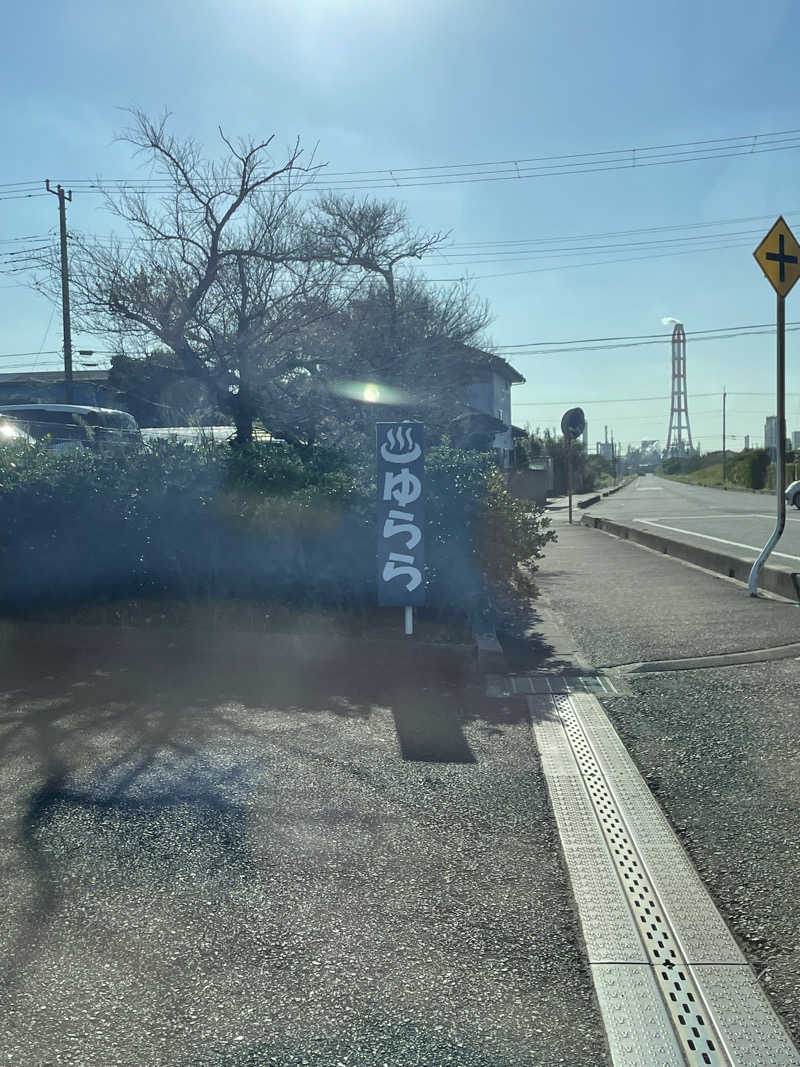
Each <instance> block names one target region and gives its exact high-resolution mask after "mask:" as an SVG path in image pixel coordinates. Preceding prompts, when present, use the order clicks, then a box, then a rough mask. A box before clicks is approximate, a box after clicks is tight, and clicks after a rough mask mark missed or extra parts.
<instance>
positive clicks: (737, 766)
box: [603, 660, 800, 1044]
mask: <svg viewBox="0 0 800 1067" xmlns="http://www.w3.org/2000/svg"><path fill="white" fill-rule="evenodd" d="M631 687H632V695H631V696H630V697H616V698H614V699H613V700H608V699H604V700H603V703H604V704H605V706H606V709H607V711H608V714H609V717H610V718H611V720H612V722H613V723H614V725H615V726H616V728H617V730H618V732H619V733H620V736H621V737H622V739H623V741H624V742H625V745H626V746H627V748H628V751H629V752H630V753H631V755H632V756H633V758H634V760H635V761H636V764H637V765H638V767H639V769H640V771H641V772H642V774H643V775H644V776H645V778H646V779H647V782H648V784H649V786H650V788H651V789H652V791H653V793H654V794H655V796H656V797H657V798H658V800H659V803H660V804H661V806H662V807H663V809H664V811H665V812H666V814H667V816H668V817H669V819H670V822H671V823H672V825H673V827H674V829H675V830H676V831H677V832H678V834H679V836H680V838H681V840H682V842H683V844H684V846H685V848H686V849H687V851H688V853H689V854H690V856H691V858H692V860H693V862H694V864H695V866H696V867H697V870H698V872H699V873H700V876H701V877H702V879H703V881H704V882H705V884H706V886H707V888H708V889H709V891H710V892H711V894H712V896H713V897H714V899H715V902H716V904H717V907H718V908H719V909H720V911H721V913H722V914H723V916H724V917H725V919H726V921H727V923H728V925H729V927H730V928H731V930H732V931H733V933H734V934H735V936H736V937H737V939H738V940H739V943H740V945H741V947H742V949H743V951H744V952H745V954H746V955H747V957H748V959H749V961H750V963H751V964H752V966H753V967H754V969H755V971H756V974H758V975H759V977H760V979H761V983H762V985H763V986H764V988H765V989H766V991H767V992H768V993H769V994H770V996H771V998H772V1001H773V1004H774V1006H775V1008H776V1009H777V1011H778V1012H779V1014H780V1015H781V1016H782V1017H783V1020H784V1022H785V1023H786V1026H787V1028H788V1029H789V1030H790V1032H791V1034H792V1036H793V1039H794V1040H795V1042H797V1043H799V1044H800V935H799V934H798V931H800V896H798V893H797V878H798V871H800V780H799V779H798V776H797V765H798V759H800V712H798V700H797V696H798V687H800V664H798V662H797V661H794V660H784V661H781V662H778V663H770V664H760V665H758V666H748V667H733V668H731V667H728V668H721V669H717V670H702V671H676V672H673V673H669V674H667V673H665V674H656V675H647V676H642V677H639V678H636V679H635V680H632V683H631Z"/></svg>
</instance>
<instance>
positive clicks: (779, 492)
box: [747, 293, 786, 596]
mask: <svg viewBox="0 0 800 1067" xmlns="http://www.w3.org/2000/svg"><path fill="white" fill-rule="evenodd" d="M776 317H777V342H778V344H777V349H778V366H777V371H778V383H777V404H776V407H777V411H776V419H775V424H776V425H775V436H776V438H777V440H776V442H775V501H776V507H777V519H776V522H775V529H774V530H773V531H772V536H771V537H770V539H769V541H767V543H766V545H765V546H764V548H763V549H762V551H761V555H760V556H759V557H758V559H757V560H756V561H755V563H754V564H753V567H752V569H751V571H750V580H749V582H748V583H747V587H748V589H749V591H750V596H758V575H759V571H760V570H761V568H762V567H763V566H764V563H765V562H766V561H767V558H768V557H769V555H770V553H771V552H772V550H773V548H774V547H775V545H776V544H777V543H778V540H779V538H780V536H781V534H782V533H783V528H784V526H785V525H786V498H785V497H784V495H783V494H784V478H785V470H784V462H783V460H784V449H785V447H786V382H785V377H786V298H785V297H784V296H783V295H782V294H781V293H778V308H777V316H776Z"/></svg>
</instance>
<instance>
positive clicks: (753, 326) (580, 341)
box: [495, 320, 800, 351]
mask: <svg viewBox="0 0 800 1067" xmlns="http://www.w3.org/2000/svg"><path fill="white" fill-rule="evenodd" d="M786 325H787V326H800V320H796V321H792V322H787V323H786ZM768 326H771V327H772V328H773V329H774V328H775V324H774V323H769V322H755V323H748V324H747V325H744V326H717V327H714V328H712V329H707V330H692V331H691V332H690V333H689V332H687V334H686V336H687V338H688V337H689V336H691V337H694V338H697V337H699V336H702V335H705V334H710V333H720V332H722V331H723V330H724V331H725V332H726V333H731V332H733V331H735V330H760V329H763V328H765V327H768ZM651 338H658V339H660V340H662V341H664V340H669V335H668V334H663V333H633V334H620V335H619V336H616V337H579V338H577V339H576V340H572V341H528V342H527V343H526V344H516V345H496V346H495V347H496V348H497V350H498V351H505V350H506V349H509V348H538V347H545V348H550V347H551V346H552V345H588V344H595V343H597V342H605V341H645V340H650V339H651Z"/></svg>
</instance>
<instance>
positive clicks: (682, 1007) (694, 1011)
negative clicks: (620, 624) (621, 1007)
mask: <svg viewBox="0 0 800 1067" xmlns="http://www.w3.org/2000/svg"><path fill="white" fill-rule="evenodd" d="M553 701H554V703H555V705H556V707H557V709H558V711H559V713H560V715H561V721H562V723H563V724H564V730H565V731H566V734H567V737H568V738H569V742H570V745H571V746H572V750H573V752H574V753H575V759H576V761H577V763H578V767H579V768H580V770H581V773H582V776H583V779H584V782H585V783H586V786H587V788H588V790H589V794H590V796H591V798H592V801H593V804H594V808H595V811H596V813H597V817H598V819H599V821H600V828H601V830H602V832H603V836H604V837H605V840H606V844H607V845H608V848H609V850H610V852H611V854H612V856H613V857H614V861H615V865H616V870H617V874H618V876H619V877H620V879H621V881H622V885H623V887H624V888H625V890H626V891H627V899H628V905H629V907H630V909H631V911H632V912H633V915H634V917H635V919H636V920H637V923H638V929H639V934H640V936H641V937H642V942H643V944H644V948H645V951H646V952H647V954H648V956H649V957H650V961H651V963H652V966H653V970H654V974H655V976H656V979H657V981H658V982H659V986H660V989H661V993H662V995H663V997H664V1000H665V1003H666V1005H667V1008H668V1010H669V1013H670V1016H671V1018H672V1022H673V1025H674V1026H675V1030H676V1033H677V1036H678V1040H679V1041H680V1043H681V1045H682V1047H683V1049H684V1051H685V1054H686V1057H687V1061H688V1062H689V1063H690V1064H692V1065H694V1064H703V1065H709V1067H711V1065H713V1067H721V1065H724V1064H725V1063H726V1062H727V1059H720V1057H719V1046H720V1040H719V1037H718V1035H717V1034H716V1033H715V1032H714V1030H713V1028H712V1026H711V1025H710V1022H709V1018H708V1009H707V1008H706V1007H705V1005H704V1003H703V1000H702V996H701V994H700V991H699V989H698V988H697V986H696V985H695V983H694V981H693V979H692V977H691V975H690V974H689V969H688V967H687V966H686V961H685V960H683V959H682V958H681V955H680V954H679V950H678V947H677V944H676V941H675V938H674V936H673V934H672V932H671V931H670V928H669V924H668V923H667V921H666V919H665V917H664V909H663V907H662V905H661V902H660V901H659V900H658V894H657V893H656V892H655V891H654V889H653V886H652V880H651V879H650V878H649V876H648V874H647V871H646V870H645V868H644V865H643V863H642V860H641V857H640V856H639V854H638V852H637V850H636V848H635V846H634V843H633V841H632V840H631V835H630V834H629V832H628V829H627V827H626V826H625V823H624V822H623V819H622V816H621V814H620V812H619V810H618V808H617V805H616V804H615V802H614V799H613V797H612V795H611V791H610V790H609V787H608V785H607V783H606V780H605V777H604V776H603V774H602V772H601V770H600V767H599V765H598V763H597V760H596V759H595V756H594V753H593V752H592V749H591V747H590V746H589V742H588V740H587V738H586V734H585V733H584V732H583V729H582V728H581V725H580V723H579V721H578V719H577V716H576V714H575V711H574V709H573V707H572V705H571V703H570V701H569V698H568V697H563V696H554V697H553Z"/></svg>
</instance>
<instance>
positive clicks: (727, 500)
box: [591, 474, 800, 570]
mask: <svg viewBox="0 0 800 1067" xmlns="http://www.w3.org/2000/svg"><path fill="white" fill-rule="evenodd" d="M775 510H776V508H775V495H774V494H770V495H767V494H764V493H743V492H736V491H734V490H724V489H705V488H703V487H701V486H695V485H685V484H684V483H683V482H673V481H670V480H669V479H667V478H657V477H656V476H655V475H653V474H648V475H645V476H644V477H641V478H637V479H636V481H634V482H633V483H632V484H631V485H629V486H627V487H626V488H625V489H623V490H622V491H621V492H619V493H617V494H615V495H614V496H611V497H608V498H607V499H606V500H603V501H602V503H600V504H597V505H595V506H594V507H592V508H591V513H592V514H597V515H604V516H606V517H607V518H609V519H616V520H617V521H619V522H626V523H630V524H631V525H632V526H639V527H641V528H642V529H643V530H651V531H652V532H653V533H661V534H663V535H664V536H665V537H673V538H675V539H677V540H680V541H688V542H690V543H692V544H698V545H702V546H703V547H704V548H711V549H717V550H719V551H726V550H727V551H731V552H732V553H734V554H735V555H738V556H742V557H745V558H748V557H752V558H753V559H755V558H756V556H757V555H758V553H759V552H760V551H761V549H762V548H763V547H764V545H765V544H766V542H767V540H768V538H769V535H770V533H771V532H772V530H773V529H774V527H775ZM771 558H772V560H773V561H774V563H775V564H777V565H778V566H781V565H782V566H784V567H790V568H792V569H796V570H800V566H798V565H799V564H800V511H798V510H797V509H796V508H793V507H791V506H790V505H787V508H786V530H785V531H784V534H783V536H782V537H781V539H780V541H779V542H778V546H777V549H776V550H775V551H774V552H773V553H772V557H771Z"/></svg>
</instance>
